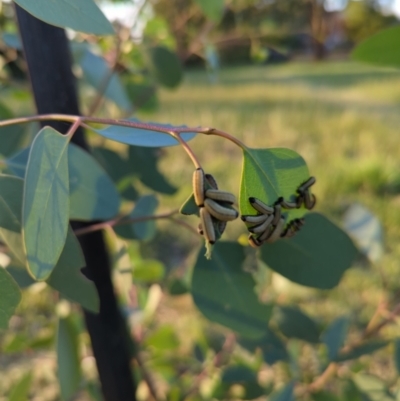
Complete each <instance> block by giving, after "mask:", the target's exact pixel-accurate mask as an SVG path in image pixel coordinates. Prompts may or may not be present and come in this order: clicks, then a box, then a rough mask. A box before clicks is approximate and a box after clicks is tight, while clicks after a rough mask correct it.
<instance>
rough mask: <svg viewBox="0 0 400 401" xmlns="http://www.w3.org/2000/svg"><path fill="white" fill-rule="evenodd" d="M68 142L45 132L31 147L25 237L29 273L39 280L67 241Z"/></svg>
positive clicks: (36, 138) (44, 277)
mask: <svg viewBox="0 0 400 401" xmlns="http://www.w3.org/2000/svg"><path fill="white" fill-rule="evenodd" d="M68 141H69V138H68V137H66V136H64V135H61V134H60V133H58V132H57V131H55V130H54V129H53V128H50V127H45V128H43V129H42V130H41V131H40V132H39V133H38V134H37V136H36V137H35V139H34V141H33V143H32V146H31V151H30V153H29V159H28V164H27V166H26V173H25V182H24V201H23V208H22V234H23V241H24V245H25V249H26V255H27V261H28V270H29V272H30V273H31V274H32V276H33V277H34V278H35V279H37V280H45V279H46V278H47V277H49V275H50V273H51V271H52V270H53V268H54V266H55V265H56V263H57V261H58V259H59V257H60V255H61V252H62V250H63V248H64V244H65V239H66V237H67V229H68V216H69V180H68V152H67V149H68Z"/></svg>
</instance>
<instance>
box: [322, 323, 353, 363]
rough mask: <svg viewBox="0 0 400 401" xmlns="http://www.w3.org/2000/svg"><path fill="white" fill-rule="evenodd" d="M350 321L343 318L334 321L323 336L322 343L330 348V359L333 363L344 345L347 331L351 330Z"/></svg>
mask: <svg viewBox="0 0 400 401" xmlns="http://www.w3.org/2000/svg"><path fill="white" fill-rule="evenodd" d="M349 325H350V319H349V318H348V317H346V316H342V317H339V318H337V319H336V320H334V321H333V322H332V323H331V325H330V326H329V327H328V328H327V329H326V331H325V332H324V333H323V334H322V341H323V342H324V343H325V344H326V346H327V348H328V358H329V360H330V361H333V360H334V359H335V358H336V357H337V356H338V353H339V351H340V348H341V347H342V346H343V344H344V340H345V339H346V335H347V331H348V329H349Z"/></svg>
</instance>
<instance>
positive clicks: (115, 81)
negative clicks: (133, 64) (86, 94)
mask: <svg viewBox="0 0 400 401" xmlns="http://www.w3.org/2000/svg"><path fill="white" fill-rule="evenodd" d="M79 64H80V66H81V68H82V71H83V76H84V78H85V80H86V81H87V82H88V83H89V84H90V85H91V86H93V88H95V89H96V90H103V92H104V96H105V97H106V98H107V99H110V100H112V101H113V102H114V103H115V104H116V105H117V106H118V107H120V108H121V109H124V110H126V111H130V110H131V109H132V105H131V103H130V101H129V98H128V95H127V94H126V92H125V88H124V87H123V85H122V83H121V81H120V79H119V77H118V75H117V74H116V73H115V72H111V70H110V67H109V66H108V64H107V62H106V60H104V58H103V57H101V56H98V55H97V54H94V53H92V52H91V51H90V50H89V49H85V50H84V51H83V54H82V55H81V57H80V58H79ZM107 82H108V84H107V86H105V83H107Z"/></svg>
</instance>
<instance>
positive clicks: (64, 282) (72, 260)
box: [46, 228, 100, 313]
mask: <svg viewBox="0 0 400 401" xmlns="http://www.w3.org/2000/svg"><path fill="white" fill-rule="evenodd" d="M85 266H86V263H85V258H84V256H83V253H82V250H81V247H80V245H79V242H78V240H77V238H76V237H75V234H74V233H73V231H72V229H71V228H70V229H69V230H68V235H67V240H66V242H65V247H64V249H63V251H62V253H61V256H60V259H59V260H58V262H57V265H56V267H55V268H54V270H53V271H52V273H51V275H50V277H49V278H48V279H47V280H46V282H47V284H48V285H49V286H50V287H52V288H54V289H55V290H57V291H59V292H60V293H61V294H62V295H63V296H64V297H65V298H67V299H69V300H70V301H73V302H77V303H78V304H80V305H82V306H83V307H84V308H85V309H87V310H88V311H91V312H93V313H98V312H99V305H100V301H99V296H98V294H97V290H96V287H95V285H94V283H93V281H90V280H88V279H87V278H86V277H85V276H84V275H83V274H82V273H81V270H80V269H81V268H82V267H85Z"/></svg>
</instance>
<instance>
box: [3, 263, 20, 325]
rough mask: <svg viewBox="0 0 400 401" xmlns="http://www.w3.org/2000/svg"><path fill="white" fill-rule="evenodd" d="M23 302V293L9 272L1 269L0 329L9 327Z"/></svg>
mask: <svg viewBox="0 0 400 401" xmlns="http://www.w3.org/2000/svg"><path fill="white" fill-rule="evenodd" d="M20 300H21V291H20V289H19V287H18V285H17V283H16V282H15V281H14V279H13V278H12V277H11V275H10V274H9V273H7V270H5V269H3V268H2V267H0V305H1V307H0V329H6V328H7V327H8V321H9V320H10V318H11V316H12V315H13V314H14V311H15V308H16V307H17V306H18V304H19V301H20Z"/></svg>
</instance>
